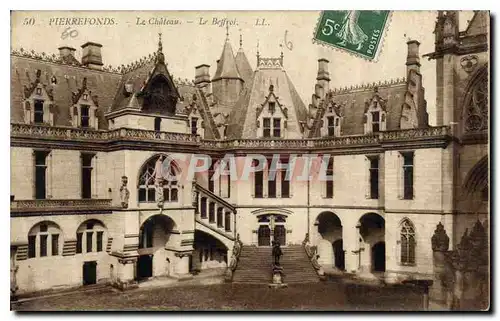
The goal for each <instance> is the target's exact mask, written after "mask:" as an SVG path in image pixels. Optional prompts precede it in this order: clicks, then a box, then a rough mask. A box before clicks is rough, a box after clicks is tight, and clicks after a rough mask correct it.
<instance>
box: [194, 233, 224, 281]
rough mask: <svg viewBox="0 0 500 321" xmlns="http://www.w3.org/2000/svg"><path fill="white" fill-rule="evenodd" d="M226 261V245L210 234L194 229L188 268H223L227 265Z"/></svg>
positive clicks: (196, 269)
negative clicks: (192, 246)
mask: <svg viewBox="0 0 500 321" xmlns="http://www.w3.org/2000/svg"><path fill="white" fill-rule="evenodd" d="M227 262H228V257H227V247H226V246H225V245H224V244H223V243H222V242H221V241H219V240H218V239H216V238H215V237H213V236H212V235H210V234H207V233H205V232H203V231H200V230H196V231H195V233H194V252H193V255H192V259H191V262H190V270H191V271H196V272H199V271H202V270H207V269H223V268H226V267H227Z"/></svg>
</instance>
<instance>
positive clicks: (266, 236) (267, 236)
mask: <svg viewBox="0 0 500 321" xmlns="http://www.w3.org/2000/svg"><path fill="white" fill-rule="evenodd" d="M258 234H259V235H258V243H259V246H269V245H271V229H270V228H269V226H267V225H260V226H259V230H258Z"/></svg>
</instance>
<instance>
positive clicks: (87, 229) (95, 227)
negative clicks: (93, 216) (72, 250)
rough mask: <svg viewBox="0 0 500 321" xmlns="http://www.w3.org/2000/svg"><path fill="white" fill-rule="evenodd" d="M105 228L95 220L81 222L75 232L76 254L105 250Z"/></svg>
mask: <svg viewBox="0 0 500 321" xmlns="http://www.w3.org/2000/svg"><path fill="white" fill-rule="evenodd" d="M105 234H106V228H105V227H104V225H103V224H102V223H101V222H99V221H97V220H88V221H85V222H83V223H82V224H81V225H80V227H79V228H78V230H76V253H92V252H102V251H104V250H105V247H106V242H107V236H106V235H105Z"/></svg>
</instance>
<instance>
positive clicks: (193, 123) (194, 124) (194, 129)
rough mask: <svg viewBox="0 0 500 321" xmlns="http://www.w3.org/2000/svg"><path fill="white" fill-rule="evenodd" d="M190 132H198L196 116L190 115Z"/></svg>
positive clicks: (195, 133) (193, 133)
mask: <svg viewBox="0 0 500 321" xmlns="http://www.w3.org/2000/svg"><path fill="white" fill-rule="evenodd" d="M191 134H192V135H197V134H198V118H197V117H191Z"/></svg>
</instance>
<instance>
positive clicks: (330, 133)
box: [327, 116, 335, 137]
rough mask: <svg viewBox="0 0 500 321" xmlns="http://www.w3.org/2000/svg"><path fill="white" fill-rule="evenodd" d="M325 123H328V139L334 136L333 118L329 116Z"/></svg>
mask: <svg viewBox="0 0 500 321" xmlns="http://www.w3.org/2000/svg"><path fill="white" fill-rule="evenodd" d="M327 123H328V136H329V137H333V136H335V117H333V116H329V117H328V118H327Z"/></svg>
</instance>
